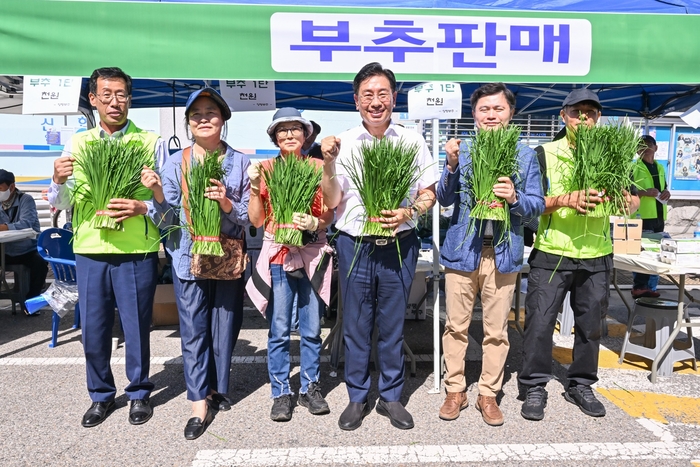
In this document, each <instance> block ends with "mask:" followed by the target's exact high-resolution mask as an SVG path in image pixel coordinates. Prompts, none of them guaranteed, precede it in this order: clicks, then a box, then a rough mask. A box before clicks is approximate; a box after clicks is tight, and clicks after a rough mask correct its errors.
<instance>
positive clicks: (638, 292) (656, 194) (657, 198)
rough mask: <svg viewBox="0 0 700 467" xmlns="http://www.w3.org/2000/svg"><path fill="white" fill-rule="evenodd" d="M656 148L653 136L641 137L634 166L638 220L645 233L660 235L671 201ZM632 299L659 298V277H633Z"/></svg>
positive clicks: (648, 275)
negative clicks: (656, 155)
mask: <svg viewBox="0 0 700 467" xmlns="http://www.w3.org/2000/svg"><path fill="white" fill-rule="evenodd" d="M656 150H657V146H656V140H655V139H654V137H653V136H651V135H644V136H642V145H641V147H640V148H639V151H638V152H637V154H639V159H637V162H636V163H635V165H634V171H633V172H632V177H633V178H634V183H635V184H636V186H637V188H638V190H637V194H638V195H639V210H638V211H637V215H638V217H640V218H641V219H642V231H643V232H654V233H659V232H663V231H664V226H665V223H666V214H667V210H668V207H667V206H666V203H668V200H669V199H670V198H671V193H670V192H669V191H668V184H667V183H666V172H665V171H664V166H663V165H661V164H660V163H658V162H657V161H656V160H654V154H656ZM632 276H633V285H632V297H634V298H639V297H654V298H655V297H659V295H660V294H659V292H657V291H656V286H657V284H658V283H659V276H657V275H650V274H641V273H634V274H632Z"/></svg>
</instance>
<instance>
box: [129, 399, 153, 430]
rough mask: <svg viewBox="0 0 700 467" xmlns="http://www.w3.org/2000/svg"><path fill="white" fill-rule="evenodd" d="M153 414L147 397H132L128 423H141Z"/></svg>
mask: <svg viewBox="0 0 700 467" xmlns="http://www.w3.org/2000/svg"><path fill="white" fill-rule="evenodd" d="M152 416H153V409H152V408H151V404H150V402H149V401H148V399H134V400H132V401H131V408H130V409H129V423H131V424H132V425H143V424H144V423H146V422H147V421H149V420H150V419H151V417H152Z"/></svg>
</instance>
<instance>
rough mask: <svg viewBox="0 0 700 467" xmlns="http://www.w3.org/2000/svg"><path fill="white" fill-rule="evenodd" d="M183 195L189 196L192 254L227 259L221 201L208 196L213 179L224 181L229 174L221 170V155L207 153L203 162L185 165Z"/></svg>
mask: <svg viewBox="0 0 700 467" xmlns="http://www.w3.org/2000/svg"><path fill="white" fill-rule="evenodd" d="M183 170H184V172H185V176H184V177H182V179H183V183H184V184H185V186H184V187H183V192H185V191H186V192H187V200H186V204H187V207H186V209H187V210H188V212H189V220H188V221H189V223H190V233H191V235H192V254H193V255H194V254H200V255H210V256H224V250H223V248H221V243H220V241H219V235H220V233H221V209H220V208H219V203H218V201H215V200H213V199H209V198H207V197H205V196H204V193H205V191H206V189H207V188H208V187H210V186H211V185H212V183H211V181H210V179H212V178H213V179H214V180H222V179H223V177H224V175H225V173H224V169H223V168H222V166H221V151H219V150H216V151H213V152H210V151H206V152H205V154H204V155H203V156H202V158H201V159H198V158H196V157H194V156H193V157H192V158H191V159H190V162H189V165H188V166H186V165H185V164H183Z"/></svg>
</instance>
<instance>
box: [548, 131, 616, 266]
mask: <svg viewBox="0 0 700 467" xmlns="http://www.w3.org/2000/svg"><path fill="white" fill-rule="evenodd" d="M542 147H543V148H544V151H545V158H546V161H547V179H548V180H549V190H548V192H547V195H546V196H557V195H563V194H566V191H565V190H564V186H563V183H564V172H567V171H568V169H567V164H566V162H565V160H562V158H563V159H566V158H571V157H572V154H571V150H570V149H569V142H568V140H567V138H562V139H560V140H558V141H553V142H551V143H547V144H544V145H542ZM534 246H535V248H537V249H538V250H541V251H544V252H547V253H551V254H555V255H561V256H566V257H567V258H576V259H591V258H599V257H601V256H606V255H609V254H610V253H612V242H611V241H610V219H609V218H608V217H589V216H582V215H579V214H578V213H577V212H576V211H575V210H574V209H571V208H559V209H557V210H556V211H554V212H553V213H551V214H543V215H542V217H541V218H540V225H539V228H538V229H537V238H536V239H535V245H534Z"/></svg>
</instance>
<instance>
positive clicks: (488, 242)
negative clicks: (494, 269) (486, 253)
mask: <svg viewBox="0 0 700 467" xmlns="http://www.w3.org/2000/svg"><path fill="white" fill-rule="evenodd" d="M481 246H482V247H483V248H493V237H484V238H483V240H482V242H481Z"/></svg>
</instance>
